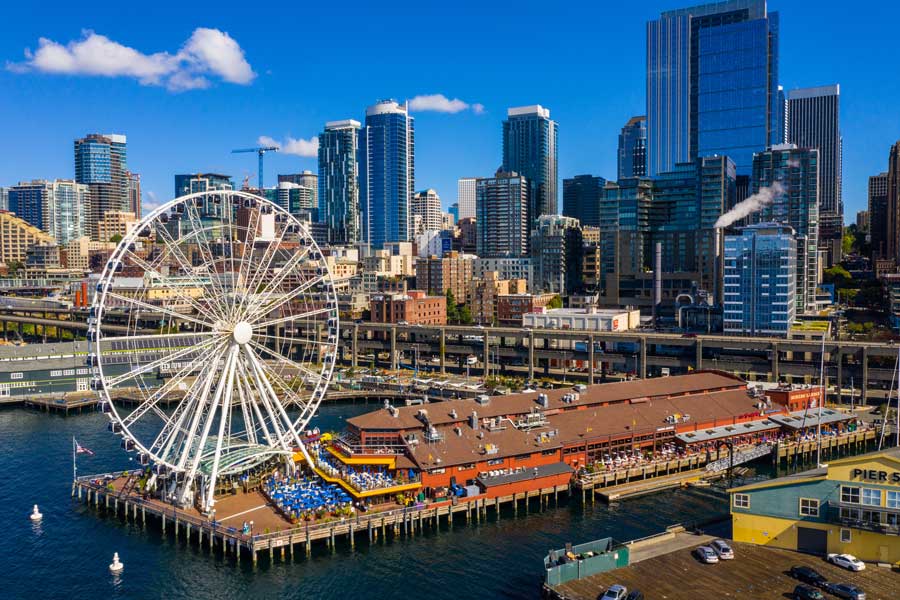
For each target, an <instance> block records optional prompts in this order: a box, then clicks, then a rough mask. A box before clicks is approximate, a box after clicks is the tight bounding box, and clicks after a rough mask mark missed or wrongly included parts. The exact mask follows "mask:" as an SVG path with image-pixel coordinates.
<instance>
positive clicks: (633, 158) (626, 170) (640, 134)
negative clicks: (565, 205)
mask: <svg viewBox="0 0 900 600" xmlns="http://www.w3.org/2000/svg"><path fill="white" fill-rule="evenodd" d="M618 165H619V169H618V175H619V179H625V178H626V177H643V176H645V175H646V174H647V117H645V116H640V117H631V118H630V119H628V122H627V123H625V127H623V128H622V131H621V132H620V133H619V152H618ZM564 191H565V190H564Z"/></svg>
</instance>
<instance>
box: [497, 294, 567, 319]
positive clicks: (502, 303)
mask: <svg viewBox="0 0 900 600" xmlns="http://www.w3.org/2000/svg"><path fill="white" fill-rule="evenodd" d="M555 297H556V294H500V295H498V296H497V321H498V322H499V323H500V325H509V326H514V327H521V326H522V318H523V317H524V316H525V315H526V314H528V313H533V312H536V311H538V310H539V309H541V308H543V307H545V306H547V305H548V304H550V301H551V300H553V299H554V298H555Z"/></svg>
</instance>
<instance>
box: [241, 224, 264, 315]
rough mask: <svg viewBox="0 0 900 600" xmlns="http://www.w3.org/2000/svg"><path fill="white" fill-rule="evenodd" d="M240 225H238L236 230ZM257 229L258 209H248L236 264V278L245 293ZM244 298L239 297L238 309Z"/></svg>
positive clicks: (248, 281)
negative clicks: (238, 261) (248, 212)
mask: <svg viewBox="0 0 900 600" xmlns="http://www.w3.org/2000/svg"><path fill="white" fill-rule="evenodd" d="M240 229H241V227H240V225H238V230H240ZM258 229H259V211H257V210H254V211H250V222H249V223H247V226H246V227H244V239H243V242H242V243H241V250H242V252H241V261H240V263H239V264H238V280H239V282H240V284H241V292H242V293H243V294H244V295H246V294H247V293H249V290H250V287H249V286H250V275H251V273H250V268H251V264H250V261H251V260H252V258H253V253H254V251H255V250H256V247H255V242H256V231H257V230H258ZM243 304H244V300H243V299H241V302H239V303H238V310H239V311H241V310H242V309H243Z"/></svg>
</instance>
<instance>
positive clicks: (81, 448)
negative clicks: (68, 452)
mask: <svg viewBox="0 0 900 600" xmlns="http://www.w3.org/2000/svg"><path fill="white" fill-rule="evenodd" d="M72 441H74V442H75V454H87V455H88V456H93V455H94V453H93V451H91V450H88V449H87V448H85V447H84V446H82V445H81V444H79V443H78V441H77V440H75V438H72Z"/></svg>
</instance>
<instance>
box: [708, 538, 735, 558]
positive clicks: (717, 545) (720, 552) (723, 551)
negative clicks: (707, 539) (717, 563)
mask: <svg viewBox="0 0 900 600" xmlns="http://www.w3.org/2000/svg"><path fill="white" fill-rule="evenodd" d="M709 547H710V548H712V549H713V552H715V553H716V556H718V557H719V560H733V559H734V550H732V549H731V546H729V545H728V543H727V542H726V541H725V540H715V541H713V543H712V544H710V545H709Z"/></svg>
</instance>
